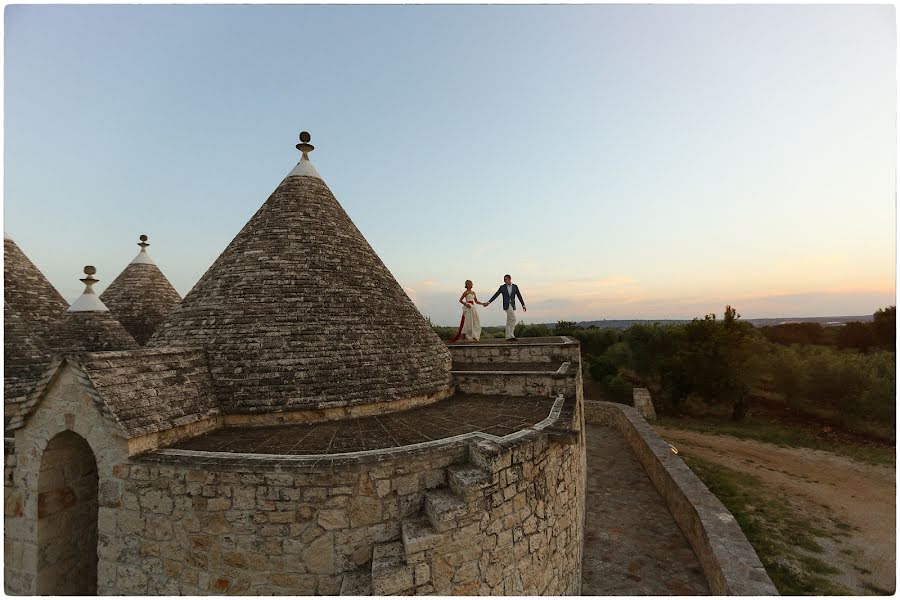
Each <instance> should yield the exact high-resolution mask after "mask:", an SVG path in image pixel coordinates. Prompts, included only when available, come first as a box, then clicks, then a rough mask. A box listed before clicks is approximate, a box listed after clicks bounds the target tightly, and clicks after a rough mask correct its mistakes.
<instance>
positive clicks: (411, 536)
mask: <svg viewBox="0 0 900 600" xmlns="http://www.w3.org/2000/svg"><path fill="white" fill-rule="evenodd" d="M400 528H401V537H402V539H403V550H404V552H405V553H406V556H412V555H413V554H416V553H418V552H424V551H425V550H431V549H432V548H434V547H435V546H437V545H438V544H439V543H440V541H441V540H442V539H444V534H442V533H440V532H439V531H437V530H436V529H435V528H434V527H433V526H432V525H431V521H429V520H428V517H427V516H418V517H411V518H409V519H404V520H403V522H402V523H400Z"/></svg>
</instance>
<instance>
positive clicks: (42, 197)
mask: <svg viewBox="0 0 900 600" xmlns="http://www.w3.org/2000/svg"><path fill="white" fill-rule="evenodd" d="M4 17H5V25H4V27H5V36H4V61H5V62H4V66H5V69H4V96H3V100H4V159H3V166H4V177H3V185H4V190H3V191H4V210H3V216H4V230H5V231H6V233H7V234H8V235H9V236H10V237H11V238H13V239H14V240H15V241H16V242H17V244H18V245H19V247H20V248H21V249H22V250H23V251H24V252H25V253H26V254H27V255H28V256H29V257H30V258H31V260H32V261H33V262H34V263H35V264H36V265H37V266H38V267H39V268H40V269H41V271H42V272H43V273H44V274H45V275H46V276H47V277H48V278H49V280H50V281H51V282H52V283H53V284H54V285H55V286H56V287H57V289H59V290H60V292H61V293H62V294H63V295H64V296H65V297H66V299H67V300H69V301H72V300H74V299H75V298H76V297H77V296H78V295H79V294H80V293H81V291H82V289H83V286H82V284H81V283H80V282H79V281H78V279H79V278H80V277H83V275H82V268H83V266H84V265H85V264H93V265H95V266H96V267H97V275H96V277H97V278H98V279H100V283H99V284H97V286H96V288H95V289H97V290H98V291H102V290H103V289H104V288H105V286H106V285H108V284H109V283H110V282H111V281H112V280H113V279H114V278H115V276H116V275H117V274H118V273H119V272H120V271H121V270H122V269H123V268H124V267H125V265H126V264H127V263H128V262H129V261H130V260H131V259H132V258H133V257H134V255H135V254H136V253H137V251H138V247H137V246H136V245H135V244H136V243H137V242H138V235H139V234H142V233H146V234H147V235H149V237H150V243H151V246H150V248H149V252H150V254H151V256H153V257H154V259H155V260H156V262H157V264H158V265H159V266H160V268H161V269H162V270H163V272H164V273H165V274H166V276H167V277H168V278H169V280H170V281H171V282H172V284H173V285H174V286H175V288H176V289H177V290H178V291H179V292H180V293H181V294H182V295H185V294H187V292H188V291H189V290H190V289H191V287H192V286H193V285H194V283H196V281H197V280H198V279H199V278H200V276H201V275H202V274H203V273H204V272H205V271H206V269H207V268H208V267H209V266H210V265H211V264H212V262H213V261H214V260H215V258H216V257H217V256H218V255H219V254H220V253H221V252H222V251H223V250H224V249H225V247H226V246H227V245H228V243H229V242H230V241H231V240H232V239H233V238H234V236H235V235H236V234H237V233H238V231H239V230H240V229H241V227H243V225H244V224H245V223H246V222H247V220H248V219H249V218H250V217H251V216H252V215H253V213H254V212H255V211H256V210H257V209H258V208H259V206H260V205H262V203H263V202H264V201H265V200H266V198H267V197H268V195H269V194H270V193H271V192H272V191H273V190H274V189H275V187H277V185H278V184H279V183H280V181H281V180H282V179H283V177H284V176H285V175H286V174H287V173H288V172H289V171H290V170H291V168H292V167H293V166H294V165H295V164H296V162H297V160H298V158H299V155H298V152H297V151H296V150H295V149H294V144H296V143H297V135H298V134H299V132H300V131H301V130H307V131H309V132H310V133H311V134H312V143H313V145H315V146H316V150H315V151H314V152H313V154H312V155H311V160H312V161H313V163H314V164H315V165H316V168H317V169H318V171H319V172H320V173H321V174H322V176H323V178H324V180H325V181H326V183H327V184H328V186H329V187H330V188H331V190H332V191H333V192H334V194H335V196H336V197H337V199H338V200H339V201H340V202H341V204H342V206H343V207H344V209H345V210H346V211H347V212H348V214H349V215H350V216H351V218H352V219H353V221H354V222H355V223H356V225H357V227H358V228H359V229H360V231H362V233H363V235H364V236H365V237H366V239H367V240H368V241H369V243H370V244H371V245H372V247H373V248H374V249H375V251H376V252H377V253H378V254H379V255H380V256H381V258H382V260H383V261H384V263H385V264H386V265H387V266H388V268H389V269H390V270H391V272H392V273H393V274H394V276H395V278H396V279H397V280H398V281H399V282H400V284H401V285H402V286H403V287H404V288H405V289H407V292H408V293H409V295H410V297H411V298H413V300H414V302H416V304H417V306H418V307H419V309H420V311H421V312H422V313H423V314H425V315H427V316H429V317H430V318H431V319H432V321H433V322H434V323H437V324H455V323H458V321H459V304H458V303H457V302H458V298H459V295H460V294H461V293H462V291H463V282H464V281H465V280H466V279H472V280H473V281H474V283H475V291H476V292H477V294H478V296H479V299H482V300H487V298H489V297H490V295H491V294H492V293H493V292H494V291H496V289H497V287H498V286H499V285H500V284H501V283H502V281H501V280H502V277H503V275H504V274H505V273H510V274H511V275H512V276H513V281H515V282H516V283H517V284H518V285H519V287H520V289H521V290H522V294H523V296H524V298H525V301H526V306H527V307H528V308H529V311H528V312H527V313H526V314H522V313H519V318H520V320H521V319H524V320H525V321H526V322H555V321H558V320H592V319H667V318H692V317H697V316H702V315H704V314H707V313H710V312H714V313H718V314H721V313H722V310H723V308H724V306H725V305H726V304H731V305H733V306H735V307H736V308H737V309H738V311H739V312H740V313H741V314H742V315H743V316H744V317H745V318H753V317H779V316H785V317H788V316H791V317H799V316H834V315H866V314H871V313H873V312H874V311H875V310H876V309H878V308H880V307H883V306H888V305H891V304H895V294H896V272H897V271H896V222H897V219H896V165H897V155H896V152H897V150H896V131H897V124H896V107H897V99H896V65H895V57H896V28H895V13H894V8H893V7H892V6H884V5H882V6H861V5H855V6H835V5H828V6H812V5H807V6H786V5H781V6H771V5H769V6H762V5H693V6H690V5H682V6H678V5H654V6H648V5H592V6H585V5H567V6H547V5H540V6H539V5H532V6H501V5H495V6H476V5H470V6H412V5H407V6H402V5H401V6H286V5H281V6H279V5H257V6H252V5H230V6H221V5H219V6H214V5H194V6H190V5H188V6H175V5H157V6H146V5H144V6H141V5H130V6H112V5H92V6H91V5H83V6H75V5H70V6H59V5H56V6H51V5H34V6H27V5H25V6H23V5H18V6H7V7H6V10H5V14H4ZM503 323H505V315H504V313H503V311H502V309H501V303H499V302H497V303H495V304H493V305H492V306H491V307H490V308H488V309H484V310H483V311H482V324H483V325H499V324H503Z"/></svg>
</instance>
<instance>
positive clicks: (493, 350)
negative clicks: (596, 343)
mask: <svg viewBox="0 0 900 600" xmlns="http://www.w3.org/2000/svg"><path fill="white" fill-rule="evenodd" d="M447 347H448V348H449V349H450V354H451V355H452V356H453V362H454V364H490V363H516V362H525V363H532V362H548V363H549V362H566V361H571V360H572V359H578V358H580V356H581V345H580V344H579V342H578V340H576V339H574V338H570V337H568V336H553V337H547V338H522V339H521V340H519V341H517V342H507V341H505V340H485V341H484V342H479V343H477V344H450V345H449V346H447Z"/></svg>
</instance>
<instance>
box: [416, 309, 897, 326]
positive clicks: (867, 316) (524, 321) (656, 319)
mask: <svg viewBox="0 0 900 600" xmlns="http://www.w3.org/2000/svg"><path fill="white" fill-rule="evenodd" d="M890 306H895V305H893V304H891V305H889V306H886V307H883V308H889V307H890ZM876 310H880V309H876ZM874 313H875V311H872V312H871V313H869V314H864V315H818V316H817V315H805V316H802V317H790V316H777V317H744V316H741V317H740V320H742V321H748V322H749V321H781V320H794V321H800V322H815V321H804V319H815V320H824V319H834V320H839V319H844V320H846V319H856V320H858V319H869V320H873V319H874ZM717 317H718V315H717ZM701 318H703V316H696V317H643V318H615V319H613V318H609V319H576V320H571V321H570V320H569V319H559V320H557V321H533V322H532V321H528V320H527V319H520V320H519V321H518V323H521V324H523V325H556V323H559V322H560V321H566V322H572V323H575V324H576V325H579V324H581V323H602V322H621V321H649V322H662V321H693V320H694V319H701ZM432 325H434V326H436V327H455V326H456V324H452V323H451V324H449V325H443V324H440V323H432ZM484 327H503V325H502V324H501V325H484Z"/></svg>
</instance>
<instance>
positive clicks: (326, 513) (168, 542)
mask: <svg viewBox="0 0 900 600" xmlns="http://www.w3.org/2000/svg"><path fill="white" fill-rule="evenodd" d="M583 450H584V446H583V443H574V444H562V443H556V442H552V441H549V440H548V437H547V436H546V435H535V436H533V437H532V438H531V439H527V440H523V441H522V442H521V443H520V444H518V445H516V446H515V447H513V448H504V447H502V446H500V445H497V444H495V443H494V442H487V441H481V442H478V443H469V444H468V445H457V446H455V447H449V448H437V449H433V450H430V451H429V452H427V453H423V454H421V455H420V456H418V457H412V456H409V455H406V456H398V457H395V458H386V459H384V460H380V461H377V462H372V463H370V464H365V463H361V464H357V465H349V464H348V465H342V466H341V467H340V468H332V469H330V470H311V469H309V468H304V467H298V469H297V470H292V469H290V468H289V467H282V468H281V469H278V470H274V471H271V472H263V470H262V469H256V470H252V471H251V470H248V469H247V468H246V467H236V468H235V469H229V468H227V466H225V465H221V466H218V467H217V468H215V469H212V470H207V469H204V470H201V469H199V468H192V467H191V466H190V465H187V464H184V465H182V464H164V463H153V462H146V463H144V464H141V463H134V462H132V463H131V464H128V465H121V466H119V467H117V468H116V469H115V475H114V480H113V482H112V483H110V484H109V485H108V486H107V488H106V489H108V490H115V492H114V493H108V494H105V495H103V496H102V497H101V509H100V510H101V544H100V549H99V554H100V574H99V589H100V592H101V593H115V594H139V593H142V594H210V593H212V594H215V593H223V594H224V593H229V594H236V593H239V594H284V595H289V594H293V595H302V594H313V593H317V594H337V593H339V592H341V591H342V588H343V591H344V592H345V593H350V592H352V591H354V589H356V591H359V590H360V589H361V590H363V591H373V592H375V593H381V594H394V593H401V592H403V593H416V594H431V593H442V594H464V593H478V594H517V593H518V594H521V593H530V594H577V593H578V592H579V591H580V569H581V566H580V565H581V548H582V535H583V533H582V532H583V526H582V518H583V513H584V472H583V470H582V469H581V464H582V455H583ZM104 524H105V525H104ZM357 588H359V589H357Z"/></svg>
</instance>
